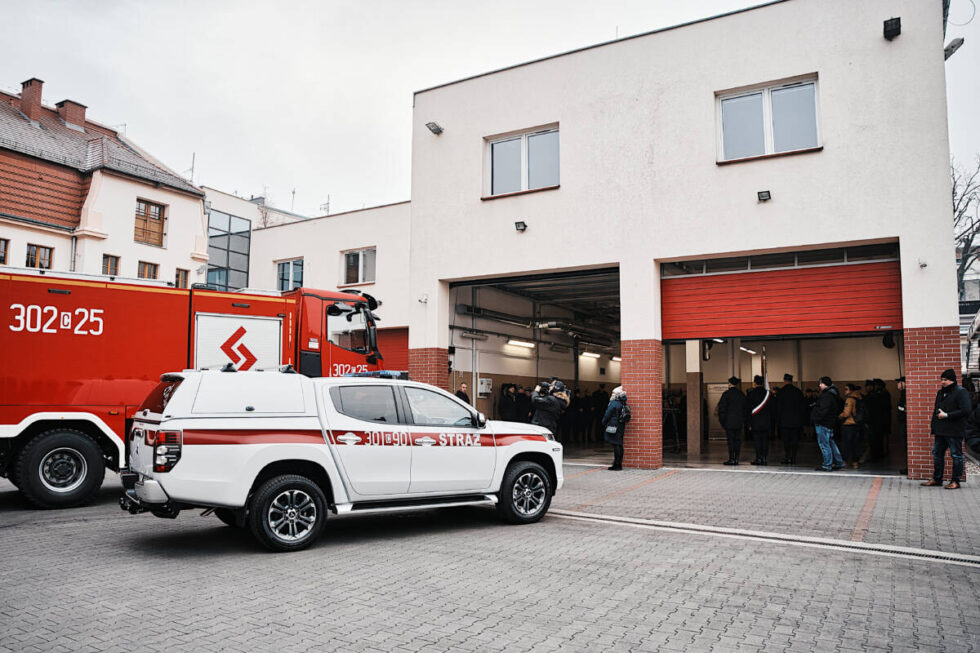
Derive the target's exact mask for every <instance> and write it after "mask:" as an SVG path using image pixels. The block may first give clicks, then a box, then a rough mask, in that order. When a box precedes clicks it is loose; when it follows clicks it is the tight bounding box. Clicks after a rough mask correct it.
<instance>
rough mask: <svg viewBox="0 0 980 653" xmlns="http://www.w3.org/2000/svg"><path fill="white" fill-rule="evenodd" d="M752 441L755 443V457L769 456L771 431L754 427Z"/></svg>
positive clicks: (760, 458) (761, 458)
mask: <svg viewBox="0 0 980 653" xmlns="http://www.w3.org/2000/svg"><path fill="white" fill-rule="evenodd" d="M752 442H753V443H754V444H755V457H756V458H758V459H759V460H765V459H766V458H768V457H769V431H763V430H761V429H752Z"/></svg>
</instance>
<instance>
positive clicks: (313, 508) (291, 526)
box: [248, 474, 327, 551]
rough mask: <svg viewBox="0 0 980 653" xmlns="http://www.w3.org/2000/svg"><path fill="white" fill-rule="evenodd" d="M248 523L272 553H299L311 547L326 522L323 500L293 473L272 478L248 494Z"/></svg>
mask: <svg viewBox="0 0 980 653" xmlns="http://www.w3.org/2000/svg"><path fill="white" fill-rule="evenodd" d="M248 512H249V515H248V522H249V528H250V529H251V531H252V535H254V536H255V539H257V540H258V541H259V542H260V543H261V544H262V545H263V546H265V547H266V548H267V549H270V550H272V551H299V550H300V549H305V548H306V547H308V546H310V545H311V544H313V542H314V541H316V538H317V537H319V536H320V533H322V532H323V527H324V522H325V521H326V519H327V498H326V497H325V496H324V495H323V491H322V490H321V489H320V488H319V486H318V485H317V484H316V483H314V482H313V481H311V480H310V479H308V478H306V477H305V476H298V475H294V474H287V475H283V476H276V477H273V478H271V479H269V480H268V481H266V482H265V483H263V484H262V485H261V486H260V487H259V489H258V490H257V491H256V492H255V494H254V495H252V500H251V503H250V505H249V511H248Z"/></svg>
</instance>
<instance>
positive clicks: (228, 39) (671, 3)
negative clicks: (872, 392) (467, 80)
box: [0, 0, 980, 215]
mask: <svg viewBox="0 0 980 653" xmlns="http://www.w3.org/2000/svg"><path fill="white" fill-rule="evenodd" d="M922 1H925V0H922ZM932 1H933V2H935V3H936V4H937V5H938V4H939V0H932ZM756 4H760V2H758V1H756V2H751V1H748V2H747V1H746V0H701V1H690V0H689V1H685V2H680V1H677V0H604V1H603V2H597V1H595V0H534V1H529V0H492V1H488V0H480V1H475V0H474V1H471V0H320V1H316V2H313V1H302V0H289V1H286V2H271V1H269V2H259V1H257V0H156V1H152V2H150V1H144V0H99V1H96V0H61V1H56V0H31V1H29V2H27V1H24V0H0V24H2V26H3V37H2V38H0V87H3V88H4V89H6V90H14V91H19V90H20V82H21V81H23V80H25V79H28V78H29V77H39V78H40V79H43V80H44V82H45V86H44V101H45V103H48V104H53V103H54V102H58V101H60V100H63V99H65V98H70V99H72V100H76V101H78V102H81V103H82V104H85V105H87V106H88V107H89V108H88V116H89V117H90V118H92V119H93V120H96V121H99V122H102V123H103V124H107V125H113V126H115V125H122V124H125V125H126V127H125V133H126V135H127V136H129V137H130V138H131V139H133V140H134V141H135V142H136V143H138V144H139V145H140V146H142V147H143V148H144V149H146V150H148V151H149V152H150V153H152V154H153V155H154V156H156V157H157V158H159V159H160V160H162V161H163V162H164V163H166V164H167V165H169V166H171V167H172V168H173V169H174V170H176V171H178V172H184V171H187V170H188V169H189V168H190V165H191V154H192V153H196V156H197V160H196V161H197V163H196V167H195V174H194V181H195V183H199V184H206V185H209V186H213V187H216V188H219V189H222V190H226V191H228V192H234V191H237V192H238V193H239V194H241V195H243V196H249V195H251V194H256V195H259V194H262V193H263V191H264V190H265V192H266V193H267V196H268V197H269V198H270V199H271V201H272V202H273V203H275V204H276V205H278V206H279V207H281V208H285V209H289V208H290V205H291V191H292V189H293V188H295V189H296V199H295V210H296V211H297V212H300V213H306V214H311V215H318V214H322V211H320V209H319V207H320V205H321V204H323V203H325V202H326V201H327V196H328V195H329V196H330V211H331V213H337V212H340V211H345V210H350V209H357V208H362V207H364V206H374V205H378V204H384V203H388V202H395V201H401V200H406V199H410V198H409V191H410V174H411V171H410V168H411V117H412V93H413V91H416V90H420V89H423V88H427V87H430V86H434V85H436V84H441V83H443V82H447V81H452V80H455V79H459V78H462V77H466V76H469V75H473V74H476V73H481V72H486V71H489V70H493V69H496V68H501V67H504V66H507V65H511V64H515V63H520V62H523V61H527V60H530V59H535V58H538V57H542V56H546V55H550V54H555V53H559V52H563V51H566V50H570V49H574V48H578V47H582V46H586V45H590V44H593V43H598V42H602V41H608V40H611V39H613V38H615V37H617V36H620V37H623V36H628V35H631V34H637V33H640V32H646V31H649V30H652V29H657V28H660V27H665V26H669V25H674V24H677V23H680V22H685V21H689V20H694V19H698V18H704V17H708V16H712V15H716V14H719V13H724V12H726V11H730V10H733V9H738V8H742V7H747V6H751V5H756ZM973 11H974V10H973V7H972V4H971V1H970V0H952V8H951V11H950V22H951V23H965V22H967V21H968V20H969V19H970V17H971V14H972V13H973ZM957 36H963V37H965V38H966V44H965V45H964V46H963V48H962V49H961V50H960V51H959V52H957V53H956V55H954V56H953V57H952V58H951V59H950V60H949V61H948V62H947V64H946V65H947V68H946V70H947V86H948V95H949V125H950V138H951V147H952V151H953V154H954V156H955V157H957V158H958V159H961V160H965V161H972V160H973V159H974V158H975V157H976V156H977V154H978V153H980V119H978V117H977V116H978V115H980V109H978V107H980V18H976V19H974V20H973V22H972V23H971V24H969V25H967V26H965V27H958V26H956V25H953V24H951V25H950V26H949V31H948V33H947V40H950V39H952V38H955V37H957ZM869 74H874V73H872V72H870V71H869ZM910 92H911V89H910Z"/></svg>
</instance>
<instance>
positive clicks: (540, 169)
mask: <svg viewBox="0 0 980 653" xmlns="http://www.w3.org/2000/svg"><path fill="white" fill-rule="evenodd" d="M487 150H488V155H489V157H490V161H489V165H488V168H489V170H490V179H489V186H490V195H502V194H505V193H516V192H519V191H522V190H534V189H537V188H550V187H554V186H557V185H558V184H559V174H558V169H559V165H558V128H557V127H556V128H552V129H545V130H541V131H535V132H527V133H524V134H518V135H516V136H506V137H503V138H498V139H494V140H491V141H489V142H488V147H487Z"/></svg>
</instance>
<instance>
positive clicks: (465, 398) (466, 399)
mask: <svg viewBox="0 0 980 653" xmlns="http://www.w3.org/2000/svg"><path fill="white" fill-rule="evenodd" d="M456 396H457V397H459V398H460V399H462V400H463V402H465V403H467V404H468V403H470V396H469V395H468V394H466V384H465V383H460V384H459V390H457V391H456Z"/></svg>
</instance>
